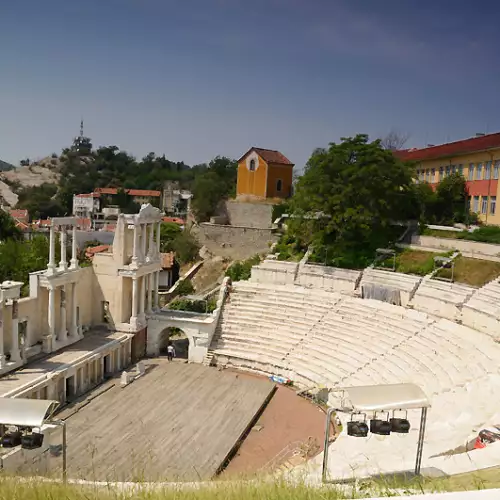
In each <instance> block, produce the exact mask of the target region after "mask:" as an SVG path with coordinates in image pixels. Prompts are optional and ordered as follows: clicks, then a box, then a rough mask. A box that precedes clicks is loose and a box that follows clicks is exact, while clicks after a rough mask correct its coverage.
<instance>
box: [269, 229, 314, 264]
mask: <svg viewBox="0 0 500 500" xmlns="http://www.w3.org/2000/svg"><path fill="white" fill-rule="evenodd" d="M306 251H307V248H306V247H305V246H302V244H301V242H300V241H299V239H298V238H296V237H295V236H293V235H291V234H289V233H286V234H284V235H283V236H282V237H281V238H280V240H279V242H278V244H277V245H276V248H275V252H276V253H277V254H278V259H279V260H300V259H302V257H304V254H305V253H306Z"/></svg>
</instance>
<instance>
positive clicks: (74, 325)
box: [70, 283, 78, 337]
mask: <svg viewBox="0 0 500 500" xmlns="http://www.w3.org/2000/svg"><path fill="white" fill-rule="evenodd" d="M76 308H77V304H76V283H72V284H71V329H70V335H73V336H74V337H78V323H77V321H76V319H77V318H76V315H77V313H76Z"/></svg>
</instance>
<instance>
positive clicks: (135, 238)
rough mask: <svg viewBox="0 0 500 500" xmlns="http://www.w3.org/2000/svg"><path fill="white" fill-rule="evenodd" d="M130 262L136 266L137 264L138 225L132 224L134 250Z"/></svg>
mask: <svg viewBox="0 0 500 500" xmlns="http://www.w3.org/2000/svg"><path fill="white" fill-rule="evenodd" d="M132 264H133V265H134V267H137V265H138V264H139V225H138V224H134V250H133V254H132Z"/></svg>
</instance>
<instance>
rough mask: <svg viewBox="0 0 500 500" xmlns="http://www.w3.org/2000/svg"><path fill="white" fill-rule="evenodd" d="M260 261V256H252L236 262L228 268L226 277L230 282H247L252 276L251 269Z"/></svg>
mask: <svg viewBox="0 0 500 500" xmlns="http://www.w3.org/2000/svg"><path fill="white" fill-rule="evenodd" d="M260 260H261V259H260V255H254V256H253V257H250V258H249V259H247V260H243V261H236V262H234V263H233V264H231V265H230V266H229V267H228V269H227V270H226V276H229V277H230V278H231V281H245V280H248V279H249V278H250V276H251V274H252V267H253V266H255V265H257V264H258V263H259V262H260Z"/></svg>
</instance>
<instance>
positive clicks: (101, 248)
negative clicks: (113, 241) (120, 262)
mask: <svg viewBox="0 0 500 500" xmlns="http://www.w3.org/2000/svg"><path fill="white" fill-rule="evenodd" d="M110 248H111V245H97V246H96V247H87V248H86V249H85V255H86V257H87V258H89V259H91V260H92V258H93V257H94V255H95V254H96V253H103V252H108V251H109V250H110Z"/></svg>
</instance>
